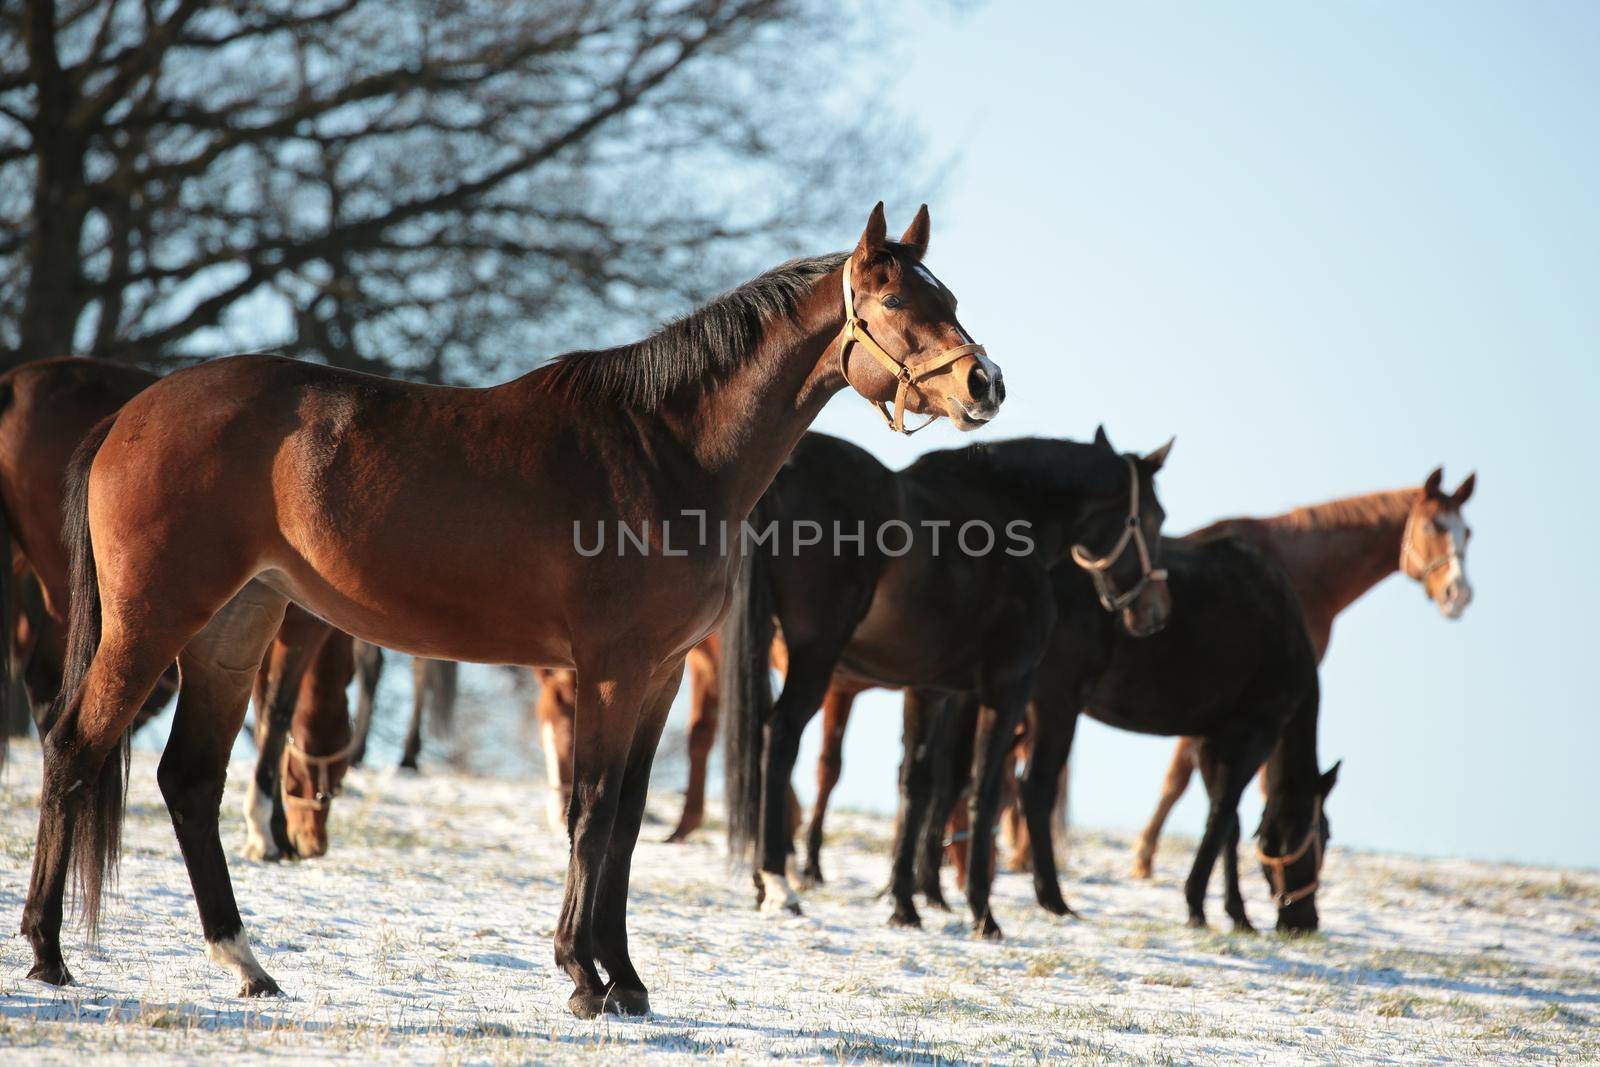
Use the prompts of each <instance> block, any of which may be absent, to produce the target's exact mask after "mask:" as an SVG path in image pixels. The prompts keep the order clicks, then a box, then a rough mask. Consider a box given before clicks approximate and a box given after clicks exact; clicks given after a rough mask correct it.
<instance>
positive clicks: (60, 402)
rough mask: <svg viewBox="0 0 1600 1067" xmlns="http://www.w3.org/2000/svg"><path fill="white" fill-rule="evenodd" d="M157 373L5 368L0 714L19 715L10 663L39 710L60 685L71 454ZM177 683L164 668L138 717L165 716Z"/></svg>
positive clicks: (1, 399) (95, 366) (0, 426)
mask: <svg viewBox="0 0 1600 1067" xmlns="http://www.w3.org/2000/svg"><path fill="white" fill-rule="evenodd" d="M155 380H156V376H155V375H154V374H151V373H150V372H148V371H144V370H140V369H139V368H137V367H131V366H128V365H126V364H123V363H112V362H108V361H105V360H96V359H79V358H75V357H64V358H59V359H46V360H38V361H36V362H32V363H24V364H22V365H20V366H17V367H13V368H12V369H11V370H9V371H7V372H6V373H5V374H3V375H0V509H3V513H0V556H3V558H0V633H3V634H4V635H5V636H4V641H5V645H6V654H4V655H0V705H3V706H0V721H4V722H11V721H13V720H14V719H15V718H18V717H19V716H14V715H13V713H12V710H11V708H10V707H9V702H10V701H11V700H12V699H13V697H14V696H15V695H16V693H15V690H14V687H13V686H12V685H11V684H10V681H9V679H10V674H11V670H12V664H13V663H16V664H17V665H18V666H19V667H20V668H21V672H22V677H23V681H24V683H25V687H26V691H27V694H28V697H29V699H30V701H31V703H32V704H33V706H34V707H35V708H38V709H40V710H41V711H42V710H43V709H45V708H48V707H49V705H50V702H51V701H52V700H53V699H54V698H55V695H56V692H57V690H58V689H59V688H60V685H61V671H62V663H63V659H64V657H65V655H66V635H67V617H68V616H67V613H68V592H69V590H68V573H67V572H68V558H67V547H66V544H65V543H64V541H63V539H62V531H61V506H62V491H63V482H64V480H65V477H66V472H67V466H68V463H69V461H70V460H71V458H72V453H73V451H74V450H75V449H76V448H77V447H78V445H79V443H80V442H81V441H82V440H83V439H84V437H85V436H86V435H87V434H88V433H89V432H90V430H92V429H93V428H94V426H95V425H96V424H97V423H99V422H100V421H101V420H102V419H105V418H107V417H108V416H110V415H112V414H114V413H115V412H116V411H117V410H118V409H119V408H121V407H122V405H123V404H125V403H127V402H128V400H130V399H132V398H133V397H134V396H136V395H137V394H138V393H139V392H140V391H142V390H143V389H144V388H145V387H146V386H148V385H150V383H152V382H154V381H155ZM29 573H31V574H32V576H33V578H34V579H35V580H36V582H37V584H38V590H39V593H40V594H41V596H40V598H39V599H40V605H39V610H37V611H35V612H30V613H28V617H27V618H26V619H25V620H19V617H18V602H19V595H20V594H19V583H20V582H21V581H22V580H23V576H24V575H25V574H29ZM176 689H177V675H176V672H167V673H164V674H163V675H162V677H161V679H160V681H159V682H158V684H157V685H156V686H155V688H154V689H152V690H151V693H150V696H149V698H148V699H147V700H146V701H145V703H144V704H143V705H142V706H141V708H140V712H139V715H138V717H137V719H136V720H135V721H136V723H137V724H138V725H142V724H143V723H144V722H145V721H147V720H148V719H150V718H152V717H153V716H155V715H156V714H158V713H159V712H160V711H161V709H162V708H164V707H165V706H166V705H167V702H168V701H170V700H171V698H172V694H173V693H174V692H175V691H176ZM42 732H43V731H42V730H41V733H42ZM0 743H3V742H0Z"/></svg>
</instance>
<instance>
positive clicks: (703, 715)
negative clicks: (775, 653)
mask: <svg viewBox="0 0 1600 1067" xmlns="http://www.w3.org/2000/svg"><path fill="white" fill-rule="evenodd" d="M697 653H698V649H697V650H695V651H692V652H690V653H689V784H688V787H687V788H686V789H685V790H684V794H683V814H682V815H680V816H679V817H678V825H677V827H676V828H675V829H674V830H673V831H672V833H671V834H670V835H669V836H668V837H667V842H668V843H669V844H677V843H678V842H681V841H686V840H688V838H689V835H690V834H692V833H694V832H695V831H696V830H698V829H699V828H700V823H701V822H702V821H703V820H704V819H705V812H706V764H707V763H709V762H710V760H711V748H712V746H713V745H715V744H716V743H717V719H718V712H719V710H720V708H719V704H718V695H719V694H718V693H717V668H716V664H715V663H714V662H713V661H711V660H710V659H709V658H707V657H704V656H701V655H698V654H697Z"/></svg>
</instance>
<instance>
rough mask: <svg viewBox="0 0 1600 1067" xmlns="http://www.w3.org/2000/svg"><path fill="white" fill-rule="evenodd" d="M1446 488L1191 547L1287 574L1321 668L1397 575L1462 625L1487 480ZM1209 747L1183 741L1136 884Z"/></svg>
mask: <svg viewBox="0 0 1600 1067" xmlns="http://www.w3.org/2000/svg"><path fill="white" fill-rule="evenodd" d="M1443 483H1444V468H1442V467H1440V468H1436V469H1435V470H1434V471H1433V472H1432V473H1431V474H1429V475H1428V477H1427V480H1426V481H1424V482H1423V484H1422V486H1421V487H1420V488H1413V489H1398V490H1393V491H1390V492H1381V493H1368V494H1365V495H1362V496H1353V497H1345V498H1343V499H1340V500H1333V501H1330V502H1328V503H1326V504H1315V505H1312V506H1310V507H1302V508H1295V509H1294V510H1293V511H1290V512H1287V513H1286V514H1283V515H1273V516H1270V517H1268V518H1259V519H1257V518H1235V519H1222V520H1220V521H1218V522H1214V523H1212V524H1211V525H1209V526H1206V527H1204V528H1203V529H1199V530H1196V531H1195V532H1193V533H1191V534H1189V535H1188V539H1189V540H1193V541H1207V540H1212V539H1214V538H1218V537H1235V538H1239V539H1240V540H1243V541H1247V542H1249V543H1250V544H1252V545H1254V546H1255V547H1256V548H1257V549H1258V550H1260V551H1261V552H1262V553H1263V554H1265V555H1266V556H1268V557H1269V558H1271V559H1272V560H1273V561H1275V562H1276V563H1277V564H1278V565H1279V566H1280V567H1282V568H1283V570H1284V573H1285V574H1286V575H1287V576H1288V578H1289V584H1290V585H1292V586H1293V587H1294V591H1295V594H1296V596H1297V597H1298V598H1299V601H1300V610H1301V613H1302V615H1303V616H1304V618H1305V623H1306V628H1307V630H1308V631H1309V632H1310V634H1311V646H1312V649H1313V650H1314V651H1315V652H1316V656H1317V662H1318V663H1319V664H1320V663H1321V662H1322V659H1323V657H1324V656H1326V655H1327V654H1328V642H1329V640H1330V639H1331V638H1332V636H1333V621H1334V619H1336V618H1338V617H1339V613H1340V612H1342V611H1344V610H1345V609H1346V608H1348V607H1349V606H1350V605H1351V604H1353V603H1355V602H1356V601H1357V600H1359V599H1360V598H1361V597H1362V596H1364V595H1365V594H1366V593H1367V591H1368V590H1370V589H1372V588H1373V587H1374V586H1376V585H1378V583H1380V582H1382V581H1383V580H1384V579H1385V578H1387V577H1389V575H1391V574H1394V573H1395V572H1396V571H1398V572H1400V573H1402V574H1404V575H1405V576H1406V577H1407V578H1410V579H1412V580H1413V581H1415V582H1417V583H1418V584H1420V585H1421V586H1422V588H1423V591H1424V592H1425V593H1426V594H1427V596H1428V599H1429V600H1431V601H1433V603H1434V604H1436V605H1437V606H1438V608H1439V612H1440V614H1442V615H1443V616H1444V617H1445V618H1447V619H1459V618H1461V616H1462V614H1463V613H1465V611H1466V609H1467V605H1468V604H1470V603H1471V602H1472V584H1471V583H1470V582H1469V581H1468V580H1467V569H1466V563H1467V543H1468V541H1469V540H1470V539H1471V537H1472V530H1471V528H1470V527H1469V526H1468V525H1467V522H1466V519H1465V518H1463V517H1462V514H1461V508H1462V506H1463V505H1465V504H1466V502H1467V500H1468V499H1469V498H1471V496H1472V491H1473V489H1474V487H1475V486H1476V485H1477V475H1476V474H1469V475H1467V477H1466V479H1465V480H1464V481H1462V483H1461V484H1460V485H1458V486H1457V487H1456V489H1455V491H1454V492H1452V493H1446V492H1445V491H1444V489H1443ZM1199 748H1200V745H1199V741H1198V740H1197V739H1195V738H1189V737H1186V738H1183V739H1181V740H1180V741H1179V742H1178V747H1177V750H1176V751H1175V752H1174V753H1173V756H1172V764H1171V766H1169V767H1168V768H1167V772H1166V776H1165V778H1164V780H1163V782H1162V787H1161V799H1160V801H1159V802H1158V803H1157V805H1156V811H1155V814H1154V815H1152V816H1151V818H1150V822H1149V825H1147V826H1146V827H1145V828H1144V830H1143V831H1142V832H1141V833H1140V834H1139V838H1138V841H1137V843H1136V844H1135V845H1134V858H1133V876H1134V877H1135V878H1149V877H1150V876H1151V873H1152V864H1153V862H1154V860H1155V853H1156V846H1157V845H1158V844H1159V843H1160V840H1161V828H1162V826H1163V825H1165V823H1166V821H1167V816H1168V814H1170V813H1171V811H1172V807H1173V805H1174V804H1176V803H1177V802H1178V798H1179V797H1181V796H1182V795H1183V792H1184V790H1185V789H1187V788H1188V787H1189V778H1190V776H1191V775H1192V774H1193V773H1194V771H1195V768H1196V767H1197V766H1198V765H1199Z"/></svg>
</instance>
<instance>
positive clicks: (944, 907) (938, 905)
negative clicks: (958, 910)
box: [922, 893, 950, 911]
mask: <svg viewBox="0 0 1600 1067" xmlns="http://www.w3.org/2000/svg"><path fill="white" fill-rule="evenodd" d="M922 897H923V902H924V903H926V904H927V905H928V907H930V908H932V909H933V910H935V911H949V910H950V905H949V904H947V903H945V899H944V897H941V896H936V895H932V894H928V893H924V894H923V895H922Z"/></svg>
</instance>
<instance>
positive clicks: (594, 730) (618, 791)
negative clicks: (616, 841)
mask: <svg viewBox="0 0 1600 1067" xmlns="http://www.w3.org/2000/svg"><path fill="white" fill-rule="evenodd" d="M648 694H649V672H648V670H647V669H643V668H641V667H633V668H631V669H626V670H616V669H611V670H607V669H605V668H604V667H595V666H593V665H590V664H587V663H585V662H584V661H583V660H582V659H580V660H579V664H578V677H577V716H576V723H575V730H574V737H573V746H572V803H571V804H570V805H569V806H568V808H567V835H568V838H569V840H570V841H571V856H570V857H569V859H568V861H567V884H566V891H565V894H564V896H563V898H562V901H561V917H560V919H559V920H558V922H557V924H556V934H555V958H556V964H557V966H559V967H560V968H561V969H562V970H564V971H566V972H567V974H568V975H569V976H570V977H571V978H572V984H573V986H574V988H573V991H572V996H571V997H570V998H569V999H568V1000H567V1007H568V1008H569V1009H571V1011H572V1013H573V1014H574V1015H577V1016H578V1017H580V1018H584V1019H590V1018H593V1017H594V1016H596V1015H598V1014H599V1013H600V1012H601V1011H602V1010H604V1009H605V1008H606V1007H607V997H606V994H607V992H608V990H607V986H606V983H605V982H604V981H603V980H602V979H601V978H600V972H599V970H597V969H596V967H595V954H596V942H595V900H596V895H597V893H598V890H599V887H600V880H601V873H602V869H603V867H604V866H605V862H606V854H607V851H608V849H609V848H610V843H611V834H612V831H613V829H614V828H615V825H616V818H617V810H618V806H619V804H620V802H621V799H622V794H623V779H624V777H625V776H626V774H627V770H628V762H629V757H630V754H631V752H632V749H633V737H634V733H635V730H636V728H637V726H638V724H639V719H640V713H641V705H642V703H643V701H644V700H645V698H646V696H647V695H648Z"/></svg>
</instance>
